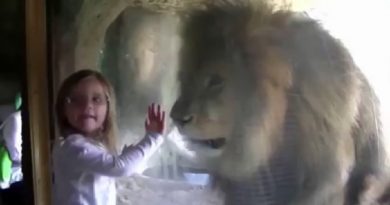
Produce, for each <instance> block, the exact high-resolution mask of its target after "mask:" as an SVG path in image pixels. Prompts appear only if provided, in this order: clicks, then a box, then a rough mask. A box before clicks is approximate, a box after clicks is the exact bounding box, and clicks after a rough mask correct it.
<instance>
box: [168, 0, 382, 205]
mask: <svg viewBox="0 0 390 205" xmlns="http://www.w3.org/2000/svg"><path fill="white" fill-rule="evenodd" d="M262 6H263V7H262V8H257V9H253V8H250V7H246V6H232V5H229V4H228V5H224V6H219V7H217V8H215V7H211V8H209V9H208V10H206V11H199V12H194V14H192V15H191V17H190V18H189V20H188V21H187V22H186V23H187V24H186V26H185V27H184V29H183V38H184V46H183V49H182V58H181V59H182V62H181V65H182V66H181V72H180V75H179V81H180V83H181V95H180V96H179V98H178V100H177V101H176V103H175V105H174V107H173V109H172V111H171V117H172V118H173V120H174V121H175V122H176V124H177V127H178V129H179V131H180V133H181V134H182V135H183V137H184V139H196V140H202V139H204V140H206V139H207V140H209V139H217V138H224V139H226V144H225V145H224V146H223V147H222V148H220V149H213V148H208V147H207V146H202V145H198V144H197V143H192V141H188V143H187V149H188V150H190V151H192V152H195V153H198V156H199V160H201V161H206V162H208V163H209V166H208V167H209V168H210V170H211V171H213V172H214V173H216V174H218V175H220V176H222V177H223V178H226V179H228V180H233V181H236V182H240V181H245V180H248V179H251V177H252V176H253V175H255V174H256V173H257V172H258V171H259V170H261V169H266V167H267V165H268V164H269V163H270V160H271V158H273V156H274V155H275V154H276V153H281V151H280V149H281V147H283V145H286V143H287V140H286V136H287V135H288V134H290V132H291V133H297V134H296V135H295V138H294V140H293V141H294V143H296V148H295V149H294V153H293V154H294V157H295V158H294V159H295V160H296V163H297V170H296V171H297V173H298V175H297V177H298V178H299V179H298V181H299V187H298V191H297V192H296V194H295V195H294V197H292V199H291V200H290V201H289V203H288V204H294V205H295V204H296V205H342V204H357V203H358V202H357V201H358V198H359V195H360V192H362V191H363V189H364V186H363V184H364V180H365V178H366V176H367V175H369V174H372V175H379V174H381V173H382V170H381V169H382V168H381V167H382V162H383V160H384V158H383V157H384V156H383V150H382V148H383V147H382V146H383V143H382V135H381V130H380V122H379V116H378V115H379V113H378V111H377V108H376V105H377V102H376V98H375V95H374V93H373V92H372V90H371V88H370V86H369V84H368V83H367V81H366V79H365V78H364V76H363V75H362V73H361V72H360V70H359V69H358V68H357V67H356V66H355V64H354V63H353V60H352V58H351V57H350V55H349V54H348V52H347V50H346V49H345V48H344V47H343V46H342V45H341V43H340V42H339V41H337V40H336V39H334V38H333V37H331V36H330V35H329V34H328V33H327V32H326V31H325V30H323V29H322V28H321V26H320V25H319V24H317V23H316V22H314V21H312V20H310V19H307V18H306V17H301V16H297V15H296V14H294V13H292V12H289V11H271V10H272V9H271V8H272V7H267V6H266V5H262ZM213 76H214V77H213ZM215 76H218V77H217V78H215ZM210 78H211V79H214V80H215V79H217V80H216V81H212V80H211V82H214V83H210ZM218 79H219V80H218ZM221 79H222V80H221ZM289 112H291V113H290V114H292V116H294V117H295V121H294V123H296V125H297V129H296V130H287V131H284V130H283V128H284V126H285V121H286V120H287V116H289V115H290V114H288V113H289ZM208 153H210V155H208ZM211 153H213V154H211ZM216 153H217V154H216ZM291 169H293V168H292V167H291ZM227 194H229V193H227ZM227 203H228V202H227ZM251 203H253V204H256V203H255V202H251ZM251 203H247V204H248V205H249V204H251Z"/></svg>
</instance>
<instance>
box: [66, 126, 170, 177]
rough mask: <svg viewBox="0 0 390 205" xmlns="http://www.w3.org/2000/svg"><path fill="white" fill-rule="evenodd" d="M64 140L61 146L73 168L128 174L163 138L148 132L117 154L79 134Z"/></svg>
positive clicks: (154, 149) (121, 174)
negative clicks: (135, 143)
mask: <svg viewBox="0 0 390 205" xmlns="http://www.w3.org/2000/svg"><path fill="white" fill-rule="evenodd" d="M66 141H67V142H65V144H64V145H63V146H64V147H63V148H65V149H66V152H65V153H67V155H68V157H69V160H70V163H71V164H72V166H73V167H74V168H75V169H81V170H83V171H87V172H91V173H97V174H101V175H106V176H129V175H131V174H133V173H134V171H135V170H136V169H137V168H138V166H139V165H140V164H141V162H143V160H144V159H145V157H146V156H148V155H151V154H152V153H154V152H155V151H156V150H157V149H158V147H159V146H160V145H161V144H162V142H163V138H162V136H161V135H160V134H158V133H148V134H146V136H145V137H144V138H143V139H142V140H141V141H140V142H139V143H138V144H137V145H134V146H129V147H125V149H124V150H123V151H122V153H121V154H120V155H119V156H116V155H113V154H111V153H109V152H107V151H106V150H105V149H103V148H102V147H98V146H96V145H95V144H92V143H91V142H89V141H88V140H86V139H85V138H84V137H83V136H81V135H72V136H69V137H68V138H67V140H66ZM65 157H66V156H65Z"/></svg>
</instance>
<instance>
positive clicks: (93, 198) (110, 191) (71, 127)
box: [53, 70, 164, 205]
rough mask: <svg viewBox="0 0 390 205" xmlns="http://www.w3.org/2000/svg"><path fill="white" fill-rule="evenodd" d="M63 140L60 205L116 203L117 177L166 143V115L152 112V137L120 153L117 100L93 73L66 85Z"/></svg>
mask: <svg viewBox="0 0 390 205" xmlns="http://www.w3.org/2000/svg"><path fill="white" fill-rule="evenodd" d="M56 114H57V118H58V125H59V131H60V134H61V136H62V138H61V139H60V140H58V141H57V142H56V143H55V145H54V149H53V160H54V162H53V168H54V187H53V189H54V198H53V200H54V203H53V204H55V205H115V204H116V189H115V178H114V177H119V176H129V175H131V174H132V173H133V172H134V171H135V169H136V168H137V165H139V164H140V163H141V162H142V160H143V159H144V158H145V156H146V155H150V154H151V153H153V152H154V151H155V150H156V149H157V148H158V147H159V146H160V145H161V143H162V141H163V138H162V135H161V134H162V133H163V129H164V112H162V111H160V106H158V107H157V112H156V110H155V107H154V105H151V106H149V108H148V117H147V118H148V119H147V120H146V121H145V128H146V135H145V137H144V138H143V139H142V140H141V141H140V142H139V143H138V144H137V145H134V146H125V147H124V148H123V150H122V152H120V153H117V152H116V150H115V135H116V125H115V98H114V93H113V89H112V87H111V85H110V84H109V83H108V81H107V80H105V78H104V77H103V76H102V75H101V74H100V73H99V72H96V71H93V70H81V71H78V72H76V73H74V74H73V75H71V76H70V77H68V78H67V79H66V80H65V81H64V83H63V84H62V86H61V88H60V90H59V93H58V96H57V101H56Z"/></svg>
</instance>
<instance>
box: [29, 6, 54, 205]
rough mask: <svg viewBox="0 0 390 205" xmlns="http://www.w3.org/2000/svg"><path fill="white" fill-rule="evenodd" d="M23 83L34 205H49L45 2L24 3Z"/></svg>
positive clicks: (49, 164) (49, 169) (48, 89)
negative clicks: (24, 78) (24, 46)
mask: <svg viewBox="0 0 390 205" xmlns="http://www.w3.org/2000/svg"><path fill="white" fill-rule="evenodd" d="M25 20H26V21H25V25H26V27H25V29H26V30H25V32H26V66H27V68H26V74H27V76H26V78H27V79H26V80H27V84H26V85H27V86H26V90H27V102H28V103H27V104H28V105H27V106H28V107H27V110H28V116H29V118H28V124H29V136H30V141H31V144H30V146H31V160H32V162H31V163H32V185H33V190H34V197H33V198H34V204H35V205H50V204H51V197H52V195H51V157H50V133H51V132H50V131H51V130H50V125H51V122H50V115H49V113H51V112H50V98H49V97H50V95H49V91H50V83H49V75H48V73H49V69H48V55H47V54H48V53H47V50H48V49H47V48H48V46H47V45H48V44H47V39H48V38H47V22H46V1H45V0H26V1H25Z"/></svg>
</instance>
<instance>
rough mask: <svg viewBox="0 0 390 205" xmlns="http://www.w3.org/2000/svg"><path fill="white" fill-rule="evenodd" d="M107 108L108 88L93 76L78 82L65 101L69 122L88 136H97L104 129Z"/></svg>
mask: <svg viewBox="0 0 390 205" xmlns="http://www.w3.org/2000/svg"><path fill="white" fill-rule="evenodd" d="M107 109H108V97H107V94H106V90H105V88H104V87H103V86H102V84H101V83H100V82H99V81H98V80H97V79H96V78H95V77H93V76H90V77H86V78H84V79H83V80H81V81H80V82H79V83H78V84H76V85H75V87H74V88H73V89H72V90H71V91H70V94H69V96H68V97H67V98H66V102H65V116H66V118H67V120H68V122H69V124H70V125H71V126H72V127H73V128H74V129H76V130H78V131H80V132H81V133H82V134H84V135H86V136H96V134H98V133H99V131H101V130H102V129H103V125H104V121H105V120H106V115H107Z"/></svg>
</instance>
